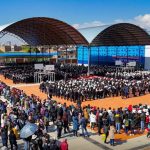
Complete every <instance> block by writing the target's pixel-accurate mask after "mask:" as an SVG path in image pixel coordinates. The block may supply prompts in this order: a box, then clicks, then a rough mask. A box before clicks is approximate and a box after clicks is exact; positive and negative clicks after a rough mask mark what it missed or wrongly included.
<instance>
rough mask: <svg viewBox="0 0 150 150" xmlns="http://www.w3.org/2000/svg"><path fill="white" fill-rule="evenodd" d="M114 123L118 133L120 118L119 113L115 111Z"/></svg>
mask: <svg viewBox="0 0 150 150" xmlns="http://www.w3.org/2000/svg"><path fill="white" fill-rule="evenodd" d="M115 123H116V130H117V132H118V133H119V134H120V128H121V118H120V114H119V112H118V111H117V113H116V115H115Z"/></svg>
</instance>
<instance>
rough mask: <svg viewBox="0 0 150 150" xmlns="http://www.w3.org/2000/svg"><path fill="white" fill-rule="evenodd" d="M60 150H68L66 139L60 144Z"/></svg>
mask: <svg viewBox="0 0 150 150" xmlns="http://www.w3.org/2000/svg"><path fill="white" fill-rule="evenodd" d="M60 150H68V143H67V139H65V140H63V141H62V142H61V144H60Z"/></svg>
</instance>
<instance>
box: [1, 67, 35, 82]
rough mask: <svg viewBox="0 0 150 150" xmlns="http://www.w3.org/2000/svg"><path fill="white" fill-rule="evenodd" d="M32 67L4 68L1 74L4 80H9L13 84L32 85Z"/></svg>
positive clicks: (33, 70)
mask: <svg viewBox="0 0 150 150" xmlns="http://www.w3.org/2000/svg"><path fill="white" fill-rule="evenodd" d="M34 72H35V69H34V67H33V66H18V67H4V68H2V69H1V72H0V73H1V74H3V75H4V77H5V79H6V78H8V79H11V80H12V81H13V83H15V84H17V83H33V82H34Z"/></svg>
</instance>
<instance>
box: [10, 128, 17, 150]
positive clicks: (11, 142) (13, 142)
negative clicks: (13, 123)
mask: <svg viewBox="0 0 150 150" xmlns="http://www.w3.org/2000/svg"><path fill="white" fill-rule="evenodd" d="M9 142H10V145H11V150H13V145H15V148H16V150H17V149H18V145H17V140H16V135H15V134H14V131H13V130H11V131H10V134H9Z"/></svg>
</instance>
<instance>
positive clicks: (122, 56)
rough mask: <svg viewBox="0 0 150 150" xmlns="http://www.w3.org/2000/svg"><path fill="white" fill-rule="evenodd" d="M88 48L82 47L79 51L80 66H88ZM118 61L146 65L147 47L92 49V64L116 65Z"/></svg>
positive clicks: (104, 47)
mask: <svg viewBox="0 0 150 150" xmlns="http://www.w3.org/2000/svg"><path fill="white" fill-rule="evenodd" d="M88 57H89V56H88V48H87V47H84V46H80V47H78V49H77V59H78V64H88ZM116 60H121V61H122V62H125V63H127V62H131V61H136V62H137V63H140V64H142V65H144V63H145V46H139V45H137V46H99V47H90V64H92V65H115V61H116Z"/></svg>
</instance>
